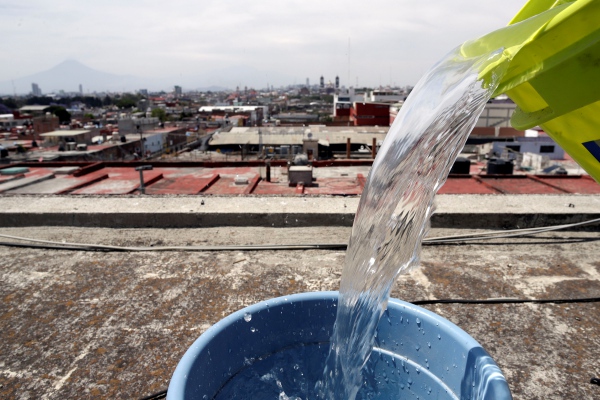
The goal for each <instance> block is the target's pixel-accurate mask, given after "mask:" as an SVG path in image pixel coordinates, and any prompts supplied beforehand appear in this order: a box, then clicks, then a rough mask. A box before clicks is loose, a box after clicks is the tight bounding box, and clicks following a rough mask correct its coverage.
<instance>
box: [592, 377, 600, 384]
mask: <svg viewBox="0 0 600 400" xmlns="http://www.w3.org/2000/svg"><path fill="white" fill-rule="evenodd" d="M590 383H591V384H592V385H598V386H600V378H592V379H590Z"/></svg>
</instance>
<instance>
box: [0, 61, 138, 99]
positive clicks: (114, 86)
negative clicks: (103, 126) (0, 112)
mask: <svg viewBox="0 0 600 400" xmlns="http://www.w3.org/2000/svg"><path fill="white" fill-rule="evenodd" d="M13 83H14V89H15V91H16V92H17V94H27V93H30V92H31V84H32V83H37V84H38V85H39V87H40V89H41V90H42V93H53V92H58V91H60V90H64V91H65V92H78V91H79V85H80V84H81V85H82V86H83V91H84V93H87V92H93V91H98V92H104V91H119V92H120V91H123V90H136V89H140V88H142V87H143V86H140V85H141V82H140V80H139V78H136V77H132V76H126V75H115V74H109V73H106V72H102V71H98V70H95V69H93V68H90V67H88V66H86V65H83V64H82V63H80V62H79V61H75V60H66V61H64V62H62V63H60V64H58V65H57V66H55V67H53V68H50V69H49V70H47V71H43V72H39V73H37V74H33V75H29V76H25V77H23V78H19V79H15V80H14V81H6V82H0V93H4V94H12V93H13Z"/></svg>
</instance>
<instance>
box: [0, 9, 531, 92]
mask: <svg viewBox="0 0 600 400" xmlns="http://www.w3.org/2000/svg"><path fill="white" fill-rule="evenodd" d="M524 3H525V0H394V1H382V0H367V1H356V0H346V1H338V0H327V1H323V0H319V1H313V0H303V1H297V0H279V1H273V0H255V1H240V0H195V1H189V0H177V1H160V2H155V1H140V0H127V1H123V0H103V1H81V0H79V1H72V0H53V1H48V0H28V1H23V0H0V37H1V38H2V40H0V54H1V59H2V62H0V81H10V80H11V79H17V78H21V77H24V76H28V75H32V74H35V73H38V72H41V71H44V70H48V69H50V68H52V67H54V66H55V65H57V64H59V63H61V62H63V61H65V60H77V61H79V62H81V63H83V64H85V65H86V66H88V67H91V68H93V69H96V70H99V71H103V72H107V73H112V74H118V75H130V76H135V77H140V78H143V79H147V80H149V81H155V82H157V84H158V83H159V82H160V84H164V85H172V84H180V85H182V86H183V87H184V91H185V90H186V89H192V87H193V86H198V87H199V86H208V85H221V86H227V87H232V86H233V85H239V86H240V87H243V86H248V87H256V88H260V87H265V86H266V85H267V84H270V85H275V86H280V85H286V84H294V83H295V84H303V83H305V82H306V79H307V78H308V79H309V80H310V83H311V84H316V83H317V82H318V80H319V77H320V76H324V78H325V80H326V81H334V80H335V77H336V76H339V77H340V83H341V85H343V86H370V87H377V86H385V85H389V84H392V85H399V86H405V85H414V84H415V83H416V82H417V80H418V79H419V77H420V76H421V75H422V74H423V73H424V72H425V71H426V70H427V69H428V68H429V67H430V66H431V65H433V64H434V63H435V62H436V61H437V60H438V59H440V58H441V57H442V56H444V55H445V54H446V53H448V52H449V51H450V50H451V49H453V48H454V47H456V46H458V45H460V44H461V43H463V42H464V41H466V40H470V39H474V38H477V37H479V36H482V35H484V34H486V33H488V32H491V31H493V30H496V29H499V28H501V27H503V26H505V25H506V24H507V22H508V21H509V20H510V19H511V18H512V16H513V15H514V14H516V13H517V12H518V11H519V9H520V8H521V7H522V5H523V4H524ZM169 82H172V83H169ZM149 86H152V85H149Z"/></svg>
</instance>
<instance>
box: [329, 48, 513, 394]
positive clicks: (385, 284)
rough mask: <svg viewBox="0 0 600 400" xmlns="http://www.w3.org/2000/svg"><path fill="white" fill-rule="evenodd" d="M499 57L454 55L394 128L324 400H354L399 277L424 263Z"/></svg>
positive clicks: (370, 189) (350, 275)
mask: <svg viewBox="0 0 600 400" xmlns="http://www.w3.org/2000/svg"><path fill="white" fill-rule="evenodd" d="M499 54H500V53H499V52H496V53H493V54H489V55H487V56H485V57H481V58H477V59H464V58H462V57H461V56H460V54H459V50H458V49H457V50H455V51H453V52H451V53H449V54H448V55H447V56H446V57H445V58H444V59H442V60H441V61H440V62H438V64H436V65H435V66H434V67H433V68H432V69H431V70H430V71H429V72H428V73H427V74H426V75H425V76H424V77H423V78H421V80H420V81H419V83H418V84H417V85H416V86H415V88H414V90H413V91H412V93H411V94H410V96H409V98H408V100H407V101H406V102H405V103H404V105H403V106H402V109H401V111H400V114H399V115H398V117H397V119H396V121H395V122H394V124H393V125H392V127H391V128H390V130H389V132H388V134H387V137H386V139H385V142H384V143H383V146H382V147H381V150H380V151H379V154H378V155H377V158H376V159H375V161H374V163H373V167H372V168H371V172H370V174H369V179H368V181H367V184H366V186H365V189H364V191H363V193H362V197H361V200H360V204H359V206H358V211H357V213H356V218H355V221H354V226H353V228H352V235H351V238H350V243H349V247H348V250H347V253H346V260H345V266H344V270H343V273H342V282H341V286H340V297H339V303H338V311H337V319H336V322H335V327H334V333H333V335H332V338H331V349H330V352H329V356H328V358H327V363H326V366H325V371H324V377H323V380H322V381H320V382H319V383H318V384H317V392H318V393H319V396H320V397H321V398H324V399H328V400H333V399H335V400H353V399H355V398H356V396H357V393H359V390H360V389H361V385H362V384H363V376H362V372H361V369H362V367H363V366H364V364H365V363H366V361H367V359H368V357H369V355H370V353H371V350H372V348H373V343H374V340H375V330H376V327H377V324H378V322H379V319H380V317H381V314H382V312H383V311H384V310H385V308H386V304H387V300H388V298H389V295H390V290H391V287H392V284H393V283H394V281H395V279H396V277H397V276H398V275H399V274H401V273H404V272H407V271H409V270H410V269H411V268H412V267H414V266H416V265H417V264H418V261H419V253H420V248H421V241H422V239H423V237H424V236H425V234H426V232H427V226H428V222H429V218H430V217H431V215H432V213H433V209H434V207H433V198H434V196H435V193H436V192H437V191H438V189H439V188H440V187H441V186H442V185H443V183H444V182H445V180H446V177H447V175H448V173H449V171H450V168H451V167H452V164H453V162H454V161H455V159H456V157H457V156H458V154H459V152H460V151H461V149H462V147H463V146H464V143H465V141H466V139H467V137H468V135H469V133H470V132H471V130H472V128H473V126H474V125H475V123H476V122H477V119H478V117H479V115H480V114H481V112H482V111H483V108H484V107H485V104H486V102H487V101H488V100H489V98H490V97H491V95H492V93H493V92H494V89H495V88H496V86H497V83H498V81H499V78H500V77H501V74H502V71H501V69H502V68H496V70H495V74H496V76H494V77H492V82H486V83H485V85H484V84H483V82H482V81H481V80H478V73H479V71H480V70H481V67H482V65H485V64H486V63H489V62H492V61H493V60H495V59H496V58H497V57H498V56H499Z"/></svg>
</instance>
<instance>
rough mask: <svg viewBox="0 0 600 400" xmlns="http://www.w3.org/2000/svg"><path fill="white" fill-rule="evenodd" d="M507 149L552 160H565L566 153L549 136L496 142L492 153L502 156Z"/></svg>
mask: <svg viewBox="0 0 600 400" xmlns="http://www.w3.org/2000/svg"><path fill="white" fill-rule="evenodd" d="M505 148H507V149H510V150H512V151H516V152H518V153H533V154H539V155H542V156H547V157H548V158H549V159H550V160H562V159H564V158H565V151H564V150H563V149H562V148H561V147H560V146H559V145H558V144H556V143H555V142H554V141H553V140H552V138H551V137H549V136H538V137H520V138H517V139H516V140H515V141H514V142H494V143H493V147H492V151H493V152H494V153H495V154H497V155H501V154H502V152H503V151H504V149H505Z"/></svg>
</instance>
